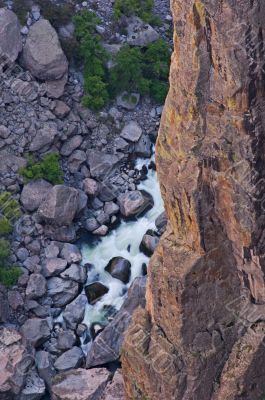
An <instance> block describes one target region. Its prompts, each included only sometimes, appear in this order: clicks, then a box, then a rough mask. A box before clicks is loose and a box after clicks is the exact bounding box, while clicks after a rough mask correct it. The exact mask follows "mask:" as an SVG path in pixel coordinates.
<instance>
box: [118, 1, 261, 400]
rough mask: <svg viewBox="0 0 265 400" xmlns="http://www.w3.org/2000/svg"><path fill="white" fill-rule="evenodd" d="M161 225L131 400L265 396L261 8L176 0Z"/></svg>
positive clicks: (163, 131) (134, 348)
mask: <svg viewBox="0 0 265 400" xmlns="http://www.w3.org/2000/svg"><path fill="white" fill-rule="evenodd" d="M171 8H172V13H173V18H174V53H173V56H172V66H171V74H170V82H171V88H170V92H169V94H168V98H167V101H166V105H165V110H164V113H163V117H162V123H161V128H160V134H159V138H158V143H157V168H158V175H159V180H160V185H161V191H162V194H163V198H164V201H165V207H166V211H167V214H168V217H169V223H168V227H167V231H166V233H165V234H164V236H163V238H162V240H161V243H160V246H159V248H158V250H157V251H156V253H155V255H154V256H153V257H152V259H151V263H150V267H149V271H148V288H147V306H146V309H139V310H138V311H137V312H136V313H135V315H134V319H133V323H132V324H131V326H130V328H129V330H128V333H127V338H126V341H125V345H124V349H123V356H122V362H123V373H124V378H125V386H126V393H127V399H131V400H133V399H134V400H135V399H136V400H138V399H139V400H140V399H141V400H143V399H149V400H171V399H175V400H209V399H211V400H235V399H237V400H239V399H242V400H243V399H244V400H259V399H260V398H261V396H263V395H264V394H265V346H264V343H263V341H264V334H265V290H264V289H265V285H264V268H265V259H264V248H265V230H264V227H265V199H264V198H265V196H264V194H265V190H264V189H265V160H264V159H265V148H264V147H265V140H264V135H265V133H264V132H265V131H264V127H265V112H264V100H265V90H264V89H265V87H264V84H265V74H264V71H265V69H264V68H265V65H264V63H265V56H264V51H265V48H264V45H265V43H264V33H265V31H264V28H265V2H264V1H263V0H198V1H197V0H185V1H184V0H172V1H171Z"/></svg>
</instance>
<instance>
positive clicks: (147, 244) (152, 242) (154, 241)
mask: <svg viewBox="0 0 265 400" xmlns="http://www.w3.org/2000/svg"><path fill="white" fill-rule="evenodd" d="M158 243H159V237H157V236H156V235H155V233H154V232H153V231H152V230H148V231H147V232H146V234H145V235H144V236H143V239H142V241H141V243H140V246H139V248H140V251H142V252H143V253H144V254H145V255H147V256H148V257H151V255H152V254H153V253H154V251H155V249H156V248H157V246H158Z"/></svg>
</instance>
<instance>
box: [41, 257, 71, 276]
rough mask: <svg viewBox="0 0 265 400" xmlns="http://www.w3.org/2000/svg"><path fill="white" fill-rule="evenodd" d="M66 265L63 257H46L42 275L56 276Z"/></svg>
mask: <svg viewBox="0 0 265 400" xmlns="http://www.w3.org/2000/svg"><path fill="white" fill-rule="evenodd" d="M66 267H67V261H66V260H64V259H63V258H57V257H55V258H48V259H47V260H46V262H45V263H44V266H43V274H44V276H46V277H47V278H48V277H51V276H57V275H59V274H60V273H61V272H63V271H64V270H65V268H66Z"/></svg>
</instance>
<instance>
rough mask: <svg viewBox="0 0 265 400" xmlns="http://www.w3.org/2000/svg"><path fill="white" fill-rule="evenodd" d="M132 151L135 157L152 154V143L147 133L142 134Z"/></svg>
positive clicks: (144, 156)
mask: <svg viewBox="0 0 265 400" xmlns="http://www.w3.org/2000/svg"><path fill="white" fill-rule="evenodd" d="M134 153H135V155H136V156H137V157H141V158H150V157H151V155H152V143H151V140H150V138H149V136H147V135H142V136H141V137H140V139H139V140H138V142H137V143H135V145H134Z"/></svg>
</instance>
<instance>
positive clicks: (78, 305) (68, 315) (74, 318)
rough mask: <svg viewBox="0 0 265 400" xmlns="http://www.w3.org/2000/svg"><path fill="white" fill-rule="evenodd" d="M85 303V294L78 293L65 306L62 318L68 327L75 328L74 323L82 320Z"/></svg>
mask: <svg viewBox="0 0 265 400" xmlns="http://www.w3.org/2000/svg"><path fill="white" fill-rule="evenodd" d="M86 304H87V297H86V295H85V294H80V295H79V296H78V297H77V298H76V299H75V300H74V301H72V302H71V303H70V304H68V305H67V306H66V307H65V310H64V312H63V319H64V321H65V323H66V326H67V327H69V328H70V329H75V328H76V325H77V324H79V323H80V322H82V320H83V318H84V315H85V307H86Z"/></svg>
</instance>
